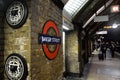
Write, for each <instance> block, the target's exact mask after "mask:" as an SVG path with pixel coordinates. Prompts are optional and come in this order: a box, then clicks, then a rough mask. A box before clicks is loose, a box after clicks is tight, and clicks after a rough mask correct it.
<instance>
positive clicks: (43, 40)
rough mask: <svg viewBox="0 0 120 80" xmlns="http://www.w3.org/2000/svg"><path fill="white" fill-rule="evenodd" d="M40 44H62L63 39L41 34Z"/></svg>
mask: <svg viewBox="0 0 120 80" xmlns="http://www.w3.org/2000/svg"><path fill="white" fill-rule="evenodd" d="M38 39H39V40H38V41H39V44H61V38H60V37H55V36H49V35H43V34H39V38H38Z"/></svg>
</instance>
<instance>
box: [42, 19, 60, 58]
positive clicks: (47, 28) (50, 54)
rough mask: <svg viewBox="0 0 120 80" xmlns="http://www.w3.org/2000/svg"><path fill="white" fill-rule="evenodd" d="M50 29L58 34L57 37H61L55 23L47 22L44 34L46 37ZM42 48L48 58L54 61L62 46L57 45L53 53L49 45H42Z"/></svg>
mask: <svg viewBox="0 0 120 80" xmlns="http://www.w3.org/2000/svg"><path fill="white" fill-rule="evenodd" d="M50 28H53V30H54V31H55V33H56V37H59V30H58V28H57V26H56V24H55V23H54V22H53V21H47V22H46V23H45V25H44V27H43V34H44V35H46V34H47V32H48V30H49V29H50ZM42 47H43V50H44V53H45V55H46V56H47V58H48V59H54V58H55V57H56V56H57V54H58V51H59V48H60V44H56V49H55V50H54V51H53V52H51V51H49V49H48V47H47V44H42Z"/></svg>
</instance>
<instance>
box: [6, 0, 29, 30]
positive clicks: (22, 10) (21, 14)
mask: <svg viewBox="0 0 120 80" xmlns="http://www.w3.org/2000/svg"><path fill="white" fill-rule="evenodd" d="M27 15H28V9H27V5H26V2H25V1H24V0H15V1H13V2H12V3H11V4H10V5H9V6H8V8H7V11H6V21H7V23H8V24H9V25H10V26H11V27H12V28H15V29H16V28H19V27H21V26H22V25H23V24H24V23H25V21H26V18H27Z"/></svg>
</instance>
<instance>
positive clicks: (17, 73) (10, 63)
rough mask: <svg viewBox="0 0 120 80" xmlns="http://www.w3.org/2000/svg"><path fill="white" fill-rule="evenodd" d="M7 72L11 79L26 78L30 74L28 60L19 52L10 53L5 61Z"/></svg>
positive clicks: (19, 79)
mask: <svg viewBox="0 0 120 80" xmlns="http://www.w3.org/2000/svg"><path fill="white" fill-rule="evenodd" d="M5 72H6V75H7V77H8V78H9V79H10V80H26V77H27V75H28V68H27V63H26V60H25V59H24V58H23V57H22V56H21V55H19V54H15V53H13V54H10V55H9V56H8V57H7V59H6V61H5Z"/></svg>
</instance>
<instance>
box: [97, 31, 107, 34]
mask: <svg viewBox="0 0 120 80" xmlns="http://www.w3.org/2000/svg"><path fill="white" fill-rule="evenodd" d="M96 34H107V31H97V32H96Z"/></svg>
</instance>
